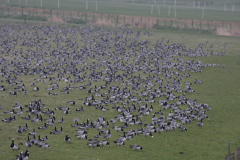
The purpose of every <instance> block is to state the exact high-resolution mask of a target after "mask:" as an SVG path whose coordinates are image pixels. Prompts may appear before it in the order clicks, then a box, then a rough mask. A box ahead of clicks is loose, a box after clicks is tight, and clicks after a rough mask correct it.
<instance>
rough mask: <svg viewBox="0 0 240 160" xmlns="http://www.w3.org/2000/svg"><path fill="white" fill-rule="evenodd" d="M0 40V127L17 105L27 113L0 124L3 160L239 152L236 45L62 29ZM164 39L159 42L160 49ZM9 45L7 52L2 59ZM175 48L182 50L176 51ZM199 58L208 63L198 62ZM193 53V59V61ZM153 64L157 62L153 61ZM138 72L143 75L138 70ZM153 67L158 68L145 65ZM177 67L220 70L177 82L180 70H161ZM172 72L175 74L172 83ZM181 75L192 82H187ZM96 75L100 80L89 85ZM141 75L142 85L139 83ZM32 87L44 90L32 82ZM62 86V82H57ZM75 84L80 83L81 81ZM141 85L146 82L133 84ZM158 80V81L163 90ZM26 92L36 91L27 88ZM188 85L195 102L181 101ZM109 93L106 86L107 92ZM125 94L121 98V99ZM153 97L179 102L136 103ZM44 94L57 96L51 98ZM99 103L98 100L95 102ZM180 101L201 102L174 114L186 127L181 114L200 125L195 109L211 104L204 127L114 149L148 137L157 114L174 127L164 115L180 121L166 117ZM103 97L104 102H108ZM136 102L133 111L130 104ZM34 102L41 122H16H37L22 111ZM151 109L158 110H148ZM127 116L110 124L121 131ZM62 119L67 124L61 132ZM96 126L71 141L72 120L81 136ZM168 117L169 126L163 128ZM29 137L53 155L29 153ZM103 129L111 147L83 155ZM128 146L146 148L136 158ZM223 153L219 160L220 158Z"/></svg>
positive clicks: (38, 29) (23, 29)
mask: <svg viewBox="0 0 240 160" xmlns="http://www.w3.org/2000/svg"><path fill="white" fill-rule="evenodd" d="M0 30H1V33H2V35H1V37H0V42H1V49H2V51H1V61H0V62H1V66H2V69H1V77H0V79H1V80H2V81H1V85H3V86H4V87H2V86H1V88H5V89H6V91H0V97H1V100H0V104H1V110H0V117H1V119H5V118H9V117H10V115H12V116H14V115H13V114H6V113H4V112H6V111H11V110H12V108H13V106H15V103H16V102H19V103H20V105H21V106H22V107H23V113H22V114H20V115H17V114H16V112H17V111H20V109H15V111H14V112H15V118H16V120H15V121H13V122H10V123H6V122H3V121H2V122H1V123H0V129H1V130H0V133H1V138H0V139H1V141H0V144H1V145H0V150H1V151H2V159H14V158H15V155H16V154H19V152H20V151H23V152H25V150H26V149H27V150H28V151H29V154H30V157H29V159H51V160H53V159H186V160H188V159H189V160H192V159H223V157H224V156H225V155H226V154H227V145H226V144H227V142H228V141H230V142H233V143H231V151H233V150H234V151H235V147H236V146H237V145H238V144H239V139H237V138H238V137H239V131H238V124H239V122H240V119H239V109H238V108H239V105H240V103H239V100H238V99H239V98H240V97H239V92H240V83H239V79H240V77H239V67H240V65H239V64H240V56H239V55H240V48H239V47H240V45H239V38H237V37H225V36H217V35H208V34H194V33H188V32H175V31H171V32H170V31H159V30H154V29H151V30H145V29H142V30H141V32H138V31H140V30H139V29H131V30H130V29H126V28H107V27H89V26H86V27H74V28H71V27H67V28H65V27H64V26H54V27H50V26H35V27H33V26H32V27H31V26H27V25H25V26H20V25H15V26H14V25H11V26H10V25H9V26H8V25H5V26H1V28H0ZM8 32H9V33H8ZM10 32H11V34H10ZM3 33H8V34H5V35H7V37H8V38H7V39H6V36H4V34H3ZM136 35H137V36H136ZM16 37H17V38H16ZM23 37H25V38H23ZM163 39H164V41H162V40H163ZM15 42H17V43H15ZM34 42H35V43H34ZM6 44H8V45H9V47H10V48H11V50H8V47H6ZM31 44H34V45H31ZM100 44H101V45H100ZM134 44H135V45H134ZM137 44H138V45H137ZM180 44H181V45H180ZM212 45H213V46H212ZM176 46H178V47H176ZM211 46H212V47H211ZM181 47H183V48H182V49H181ZM120 48H122V49H123V50H120ZM201 51H203V53H204V54H205V55H209V56H199V54H200V53H202V52H201ZM189 52H190V53H192V55H195V56H191V55H189ZM211 53H212V54H211ZM215 53H216V55H215ZM158 55H161V56H160V57H158ZM221 55H222V56H221ZM165 56H169V57H167V58H166V57H165ZM141 57H144V59H142V58H141ZM155 58H156V59H157V58H159V61H158V63H155V61H157V60H154V59H155ZM198 61H200V62H201V63H200V62H198ZM140 62H141V65H139V63H140ZM153 62H154V65H151V63H153ZM180 63H183V64H184V65H183V66H188V65H187V64H188V63H190V64H196V63H199V64H204V65H206V64H212V65H213V64H216V65H217V64H219V67H218V66H215V65H213V66H211V65H206V67H202V68H201V67H200V68H201V72H198V71H199V68H198V69H197V70H195V69H194V68H191V67H190V68H189V69H190V70H188V69H186V71H181V72H180V71H179V70H178V69H179V68H178V69H177V68H174V67H169V68H168V69H166V68H165V67H166V66H168V65H169V66H171V64H175V67H178V65H180ZM113 64H114V65H113ZM119 64H124V65H123V66H125V67H126V68H125V69H122V68H118V67H117V66H118V65H119ZM146 64H148V65H149V69H147V70H145V69H144V68H142V67H147V66H146ZM222 65H224V66H225V67H222ZM23 66H25V67H23ZM123 66H122V67H123ZM173 66H174V65H173ZM155 67H159V71H160V72H161V73H156V72H152V71H156V70H157V68H155ZM186 68H187V67H186ZM172 71H173V72H172ZM178 71H179V72H180V73H179V74H178V73H176V72H178ZM19 73H26V74H19ZM100 73H101V74H100ZM113 73H115V74H113ZM170 73H174V74H173V75H171V74H170ZM166 74H170V75H171V76H167V75H166ZM183 74H184V75H185V74H190V75H191V76H190V77H186V76H183ZM96 75H98V76H99V78H97V77H95V76H96ZM109 75H111V76H112V78H111V76H109ZM139 75H140V78H137V77H138V76H139ZM116 77H122V79H121V78H119V79H118V80H116V79H117V78H116ZM170 77H171V79H170ZM181 77H182V78H181ZM11 78H12V80H11ZM14 78H16V79H14ZM38 78H39V80H40V81H36V79H38ZM58 78H60V80H57V79H58ZM76 79H82V80H81V81H77V80H76ZM138 79H142V80H139V81H138ZM196 79H197V80H201V81H202V82H203V84H195V83H194V81H195V80H196ZM6 80H8V81H6ZM9 80H11V81H9ZM18 80H21V81H19V82H18V84H15V83H14V82H17V81H18ZM132 80H133V81H132ZM155 80H156V81H157V80H160V81H162V84H159V83H157V82H156V81H155ZM174 80H179V81H180V82H181V84H182V85H181V86H180V90H182V92H180V91H179V92H176V91H175V90H174V89H173V90H172V89H170V88H171V87H169V86H172V87H173V88H174V86H173V84H175V83H176V82H175V81H174ZM137 81H138V82H139V83H142V84H141V85H140V86H139V88H138V89H136V88H134V84H136V82H137ZM32 82H34V83H35V85H31V83H32ZM53 82H55V83H57V84H58V86H59V89H57V88H55V89H54V90H50V91H49V90H47V88H53V87H52V85H51V84H52V83H53ZM90 82H91V83H90ZM146 82H148V83H146ZM185 82H190V83H192V84H191V85H190V87H191V88H192V89H193V90H195V92H186V86H187V85H188V84H186V83H185ZM23 84H24V86H25V87H24V90H25V91H26V90H27V91H28V94H27V95H24V94H23V91H18V90H16V89H14V88H17V86H23ZM105 85H107V86H106V88H105V87H104V86H105ZM36 86H37V87H39V91H34V87H36ZM79 86H84V87H86V89H85V90H84V89H79ZM101 86H102V88H101ZM116 86H118V87H117V88H119V89H117V90H119V91H114V90H113V88H114V87H116ZM126 87H127V89H124V88H126ZM155 88H160V89H161V90H162V93H167V92H170V90H172V91H171V94H172V95H171V96H173V97H174V96H175V98H173V100H170V99H169V97H168V96H167V94H165V95H161V96H160V97H155V98H153V97H151V98H150V94H147V95H142V94H143V93H148V92H150V90H151V91H156V90H154V89H155ZM96 89H97V90H96ZM10 91H17V92H18V94H17V96H14V95H10V94H9V92H10ZM62 91H67V92H68V93H69V94H64V93H63V92H62ZM121 92H123V93H125V94H126V95H128V94H127V93H131V94H130V95H128V96H127V98H126V99H124V98H122V99H119V98H120V97H121V96H119V97H115V98H114V97H111V96H116V95H117V94H120V93H121ZM50 93H56V94H57V95H49V94H50ZM98 94H100V95H101V96H100V97H98V96H97V95H98ZM169 95H170V94H169ZM179 96H184V97H185V98H187V99H188V100H196V101H197V103H196V104H194V105H189V104H185V103H183V104H179V105H178V106H177V108H178V109H179V110H182V111H183V112H185V114H183V115H182V116H183V117H185V118H183V119H186V118H187V119H189V118H190V114H191V113H189V112H187V109H194V111H193V113H194V114H196V115H197V118H199V117H201V116H200V114H199V110H197V109H198V107H197V104H198V105H199V104H200V106H201V103H202V104H208V106H210V107H211V109H210V110H207V109H206V108H201V109H200V110H202V111H207V112H204V113H205V115H207V117H208V118H207V117H204V118H203V126H202V127H199V126H198V125H197V124H198V123H199V122H200V121H199V120H198V119H196V120H194V119H193V118H190V119H191V120H192V122H191V123H183V121H182V120H177V119H176V122H177V123H179V124H181V125H182V126H184V127H185V128H186V129H187V131H185V130H183V131H181V130H180V129H179V127H176V128H175V129H171V130H170V131H166V128H167V126H169V125H170V124H169V123H168V124H166V125H165V127H163V129H164V131H163V132H162V133H157V134H156V133H155V132H152V136H153V137H151V136H145V135H143V134H137V133H136V134H133V135H132V136H133V137H132V139H131V140H126V141H124V143H125V145H124V146H117V145H116V144H115V143H114V141H116V140H117V139H118V138H120V137H123V138H124V132H125V134H126V135H127V133H130V132H133V131H134V130H137V129H139V130H145V129H147V128H148V125H150V124H151V123H152V122H153V120H152V118H153V117H154V116H153V114H155V113H156V112H159V111H160V110H161V111H162V112H163V115H164V116H165V120H166V121H167V122H171V121H172V119H174V118H173V117H172V119H171V117H169V113H170V111H172V112H173V113H174V116H176V115H178V114H177V113H175V111H176V108H175V109H173V108H172V107H173V104H175V103H177V102H178V101H179V100H180V98H179ZM86 97H94V100H88V101H85V100H86ZM107 97H109V99H106V98H107ZM110 97H111V98H110ZM135 97H136V98H137V101H135V100H132V99H134V98H135ZM40 99H41V103H39V105H43V106H45V108H44V107H42V108H41V115H42V117H43V121H41V122H37V123H34V122H31V120H30V121H27V120H24V119H22V117H27V116H28V115H29V113H31V114H30V117H31V119H32V118H36V117H37V116H36V114H34V113H33V112H31V111H30V112H26V111H29V106H28V107H27V106H25V105H29V103H33V102H34V101H35V100H40ZM140 99H141V100H140ZM152 99H154V101H155V102H150V100H152ZM96 100H99V101H100V102H101V103H99V104H97V105H92V106H91V105H90V104H88V105H87V104H86V102H90V103H91V104H93V102H94V103H95V102H99V101H96ZM162 100H167V101H168V105H170V106H171V107H169V108H167V109H164V108H163V106H162V105H160V104H159V101H162ZM188 100H187V101H188ZM69 101H75V105H71V104H68V102H69ZM139 101H140V102H139ZM141 101H142V102H141ZM189 103H190V101H189ZM141 105H143V106H144V105H145V107H146V108H148V109H149V110H147V111H150V113H149V115H144V114H145V112H146V110H144V107H143V106H142V108H143V109H141V107H140V106H141ZM81 106H83V109H84V111H80V112H79V111H76V109H79V108H81ZM116 106H119V107H121V108H122V109H123V108H124V107H125V109H127V108H129V107H131V106H135V107H136V110H135V111H129V110H126V111H125V112H119V111H117V110H116V109H113V107H116ZM151 106H152V107H151ZM57 107H69V114H65V113H64V111H63V110H55V108H57ZM101 107H103V108H101ZM165 107H166V106H165ZM175 107H176V106H175ZM191 107H193V108H191ZM146 108H145V109H146ZM150 108H151V109H150ZM48 109H49V111H51V110H53V111H54V114H50V115H46V114H45V113H44V112H46V111H48ZM104 109H106V110H107V111H105V110H104ZM126 112H128V113H130V115H134V116H133V117H132V119H134V120H132V121H127V122H126V123H124V122H121V121H120V120H119V119H117V118H116V117H117V116H119V115H121V116H123V119H121V120H122V121H124V119H125V118H126V117H125V116H126V114H127V113H126ZM123 113H124V114H123ZM138 114H140V115H142V117H141V118H138V120H139V121H141V122H142V123H143V125H137V124H133V125H131V124H132V123H135V122H136V121H137V118H136V117H137V115H138ZM53 115H54V116H55V118H56V119H55V121H54V125H53V126H52V125H48V126H47V130H41V129H38V127H41V126H44V123H46V121H45V119H48V118H53V117H54V116H53ZM140 115H139V116H140ZM184 115H185V116H184ZM39 116H40V114H39ZM159 116H160V115H159V114H157V113H156V114H155V117H157V118H159ZM62 117H63V118H64V121H65V123H57V122H58V121H60V120H61V119H62ZM99 117H104V121H105V122H104V123H102V125H103V126H104V127H103V128H102V129H99V130H97V127H96V125H93V126H94V128H91V127H87V128H85V131H87V139H84V140H80V139H79V138H77V137H75V135H77V132H76V131H75V130H76V129H79V127H78V128H75V127H72V126H71V125H72V124H75V125H76V123H74V118H78V119H79V125H80V123H82V124H81V125H80V126H81V127H83V126H84V124H83V123H85V124H86V123H87V119H89V120H88V121H89V124H88V125H91V123H90V122H94V121H96V122H95V123H98V122H100V121H101V120H100V119H101V118H99ZM167 117H168V118H170V119H171V120H170V119H168V120H167ZM98 119H99V120H98ZM111 119H115V120H116V123H115V124H112V123H111V122H110V121H111ZM107 121H109V126H105V125H104V124H107ZM26 123H27V124H28V128H29V129H28V131H26V132H23V133H17V132H16V131H17V129H18V128H19V126H21V127H23V126H25V124H26ZM126 124H127V125H128V127H126V126H125V127H126V128H125V127H124V125H126ZM145 124H146V125H145ZM114 126H121V128H122V129H123V131H119V132H117V131H116V130H114V129H113V127H114ZM54 127H57V129H58V130H59V129H60V127H63V133H61V134H58V135H53V134H50V132H51V131H54ZM154 127H155V129H157V128H159V126H158V124H154ZM33 129H35V130H36V132H37V136H36V139H38V136H39V135H40V136H41V138H43V137H45V136H46V135H47V136H48V142H47V143H48V144H49V145H50V146H51V148H47V149H42V148H41V147H39V146H36V145H33V146H32V147H30V148H27V147H26V146H25V142H26V141H27V137H28V133H29V132H31V131H33ZM104 129H106V130H109V129H110V131H111V138H110V139H109V140H107V141H108V142H109V143H110V146H108V145H106V146H101V148H98V147H96V148H92V147H89V146H88V145H87V143H88V142H90V141H89V140H90V139H94V136H96V135H98V134H99V131H101V130H104ZM66 135H68V136H69V137H71V139H72V141H71V142H70V143H66V142H65V140H64V138H65V136H66ZM100 135H101V136H102V137H101V138H99V139H98V140H105V138H104V134H103V133H102V134H100ZM12 138H15V144H16V145H17V146H19V147H20V150H19V151H17V152H16V151H15V152H13V151H12V149H11V148H10V144H11V141H12ZM32 138H33V136H31V135H30V139H32ZM236 139H237V140H236ZM21 143H22V145H21ZM42 143H43V142H42ZM134 144H138V145H140V146H142V147H143V150H141V151H135V150H133V149H132V148H130V147H129V145H134ZM221 149H222V151H221ZM219 151H221V152H220V153H219ZM180 152H183V154H180Z"/></svg>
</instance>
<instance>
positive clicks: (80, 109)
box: [76, 106, 84, 112]
mask: <svg viewBox="0 0 240 160" xmlns="http://www.w3.org/2000/svg"><path fill="white" fill-rule="evenodd" d="M76 111H82V112H83V111H84V109H83V106H81V108H79V109H76Z"/></svg>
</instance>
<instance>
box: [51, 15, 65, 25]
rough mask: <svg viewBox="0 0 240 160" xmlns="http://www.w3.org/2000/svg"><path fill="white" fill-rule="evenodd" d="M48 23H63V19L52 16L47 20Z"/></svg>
mask: <svg viewBox="0 0 240 160" xmlns="http://www.w3.org/2000/svg"><path fill="white" fill-rule="evenodd" d="M48 22H58V23H64V21H63V19H62V18H60V17H57V16H55V15H53V16H52V17H49V18H48Z"/></svg>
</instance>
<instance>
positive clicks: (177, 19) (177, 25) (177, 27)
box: [177, 19, 178, 28]
mask: <svg viewBox="0 0 240 160" xmlns="http://www.w3.org/2000/svg"><path fill="white" fill-rule="evenodd" d="M177 28H178V19H177Z"/></svg>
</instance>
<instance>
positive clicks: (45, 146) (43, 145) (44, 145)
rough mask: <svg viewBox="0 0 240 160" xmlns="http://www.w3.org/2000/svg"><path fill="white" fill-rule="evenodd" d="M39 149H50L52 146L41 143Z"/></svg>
mask: <svg viewBox="0 0 240 160" xmlns="http://www.w3.org/2000/svg"><path fill="white" fill-rule="evenodd" d="M39 147H42V148H44V149H46V148H50V145H49V144H48V143H41V144H40V145H39Z"/></svg>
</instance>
